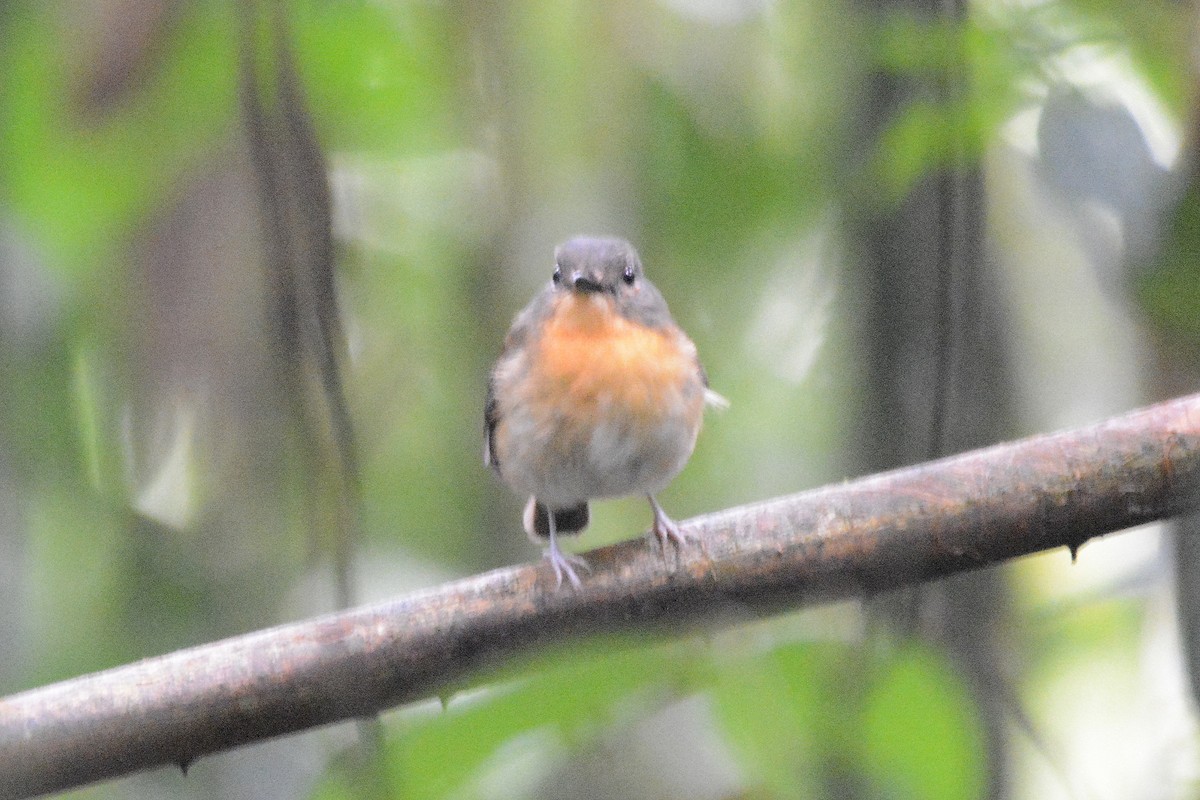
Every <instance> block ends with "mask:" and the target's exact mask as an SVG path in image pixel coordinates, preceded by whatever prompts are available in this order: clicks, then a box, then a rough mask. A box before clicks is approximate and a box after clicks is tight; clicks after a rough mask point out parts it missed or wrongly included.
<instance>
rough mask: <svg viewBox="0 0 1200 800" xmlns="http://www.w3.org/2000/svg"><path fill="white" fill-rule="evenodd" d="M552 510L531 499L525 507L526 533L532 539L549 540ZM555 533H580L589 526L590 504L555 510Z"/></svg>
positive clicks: (535, 499)
mask: <svg viewBox="0 0 1200 800" xmlns="http://www.w3.org/2000/svg"><path fill="white" fill-rule="evenodd" d="M550 513H551V512H550V510H549V509H548V508H546V507H545V506H544V505H542V504H541V503H539V502H538V501H537V498H534V497H531V498H529V503H528V505H526V506H525V532H526V533H528V534H529V536H530V538H542V539H545V538H548V537H549V536H550ZM553 513H554V532H555V533H556V534H559V535H562V534H572V533H579V532H580V531H582V530H583V529H584V528H586V527H587V526H588V520H589V516H590V515H589V513H588V504H587V503H586V502H585V503H580V504H579V505H577V506H572V507H571V508H556V509H554V512H553Z"/></svg>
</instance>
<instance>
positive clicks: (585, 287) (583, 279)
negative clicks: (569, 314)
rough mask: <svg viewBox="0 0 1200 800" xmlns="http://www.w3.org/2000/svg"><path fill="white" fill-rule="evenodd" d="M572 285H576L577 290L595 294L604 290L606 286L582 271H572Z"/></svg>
mask: <svg viewBox="0 0 1200 800" xmlns="http://www.w3.org/2000/svg"><path fill="white" fill-rule="evenodd" d="M571 285H572V286H573V287H575V291H577V292H583V293H584V294H594V293H596V292H602V291H604V287H603V286H601V285H600V283H599V282H598V281H596V280H594V279H593V278H592V277H591V276H590V275H585V274H584V273H583V272H582V271H579V272H573V273H571Z"/></svg>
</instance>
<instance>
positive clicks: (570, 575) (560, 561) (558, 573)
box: [545, 543, 592, 590]
mask: <svg viewBox="0 0 1200 800" xmlns="http://www.w3.org/2000/svg"><path fill="white" fill-rule="evenodd" d="M545 556H546V560H547V561H549V562H550V566H551V567H553V568H554V579H555V580H554V588H555V589H556V590H557V589H561V588H562V582H563V575H564V574H565V575H566V576H567V580H569V581H570V582H571V585H572V586H574V587H575V588H576V589H580V588H582V587H583V582H582V581H580V580H579V576H578V575H576V574H575V569H574V567H579V568H580V569H582V570H584V571H586V572H591V571H592V568H591V567H590V566H588V563H587V561H585V560H584V558H583V556H577V555H575V554H574V553H564V552H563V551H562V550H559V549H558V545H557V543H554V544H551V545H550V546H549V547H547V548H546V551H545Z"/></svg>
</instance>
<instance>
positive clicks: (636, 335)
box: [534, 294, 703, 425]
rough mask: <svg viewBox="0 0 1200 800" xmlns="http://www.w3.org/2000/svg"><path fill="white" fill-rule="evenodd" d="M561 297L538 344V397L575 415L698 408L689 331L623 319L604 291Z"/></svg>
mask: <svg viewBox="0 0 1200 800" xmlns="http://www.w3.org/2000/svg"><path fill="white" fill-rule="evenodd" d="M556 302H557V306H556V309H555V313H554V314H553V315H552V317H551V319H550V320H549V322H548V324H547V326H546V328H545V329H544V331H543V333H542V335H541V336H540V337H539V341H538V343H537V345H536V346H537V347H538V348H539V350H540V353H539V355H540V358H537V359H535V360H534V363H536V364H537V365H538V372H539V373H540V374H539V375H538V376H537V378H536V379H535V383H536V384H537V387H538V388H537V390H535V391H536V392H537V393H538V394H542V393H545V394H544V395H543V396H542V397H541V398H539V400H543V401H546V402H547V404H548V405H552V406H559V407H563V406H565V407H566V408H567V409H569V411H568V413H569V414H572V415H573V414H582V415H585V416H587V415H592V414H595V415H599V416H604V415H608V414H611V413H616V414H621V415H623V416H628V417H631V418H632V419H631V421H633V422H634V423H635V424H637V423H639V422H640V423H642V424H645V425H654V424H656V423H657V422H658V421H659V420H662V419H663V418H665V417H674V416H678V415H681V414H682V415H684V416H691V415H692V413H694V414H695V415H697V416H698V415H699V413H700V411H701V407H702V405H703V391H702V387H700V385H699V377H698V369H697V365H696V354H695V349H694V348H693V347H692V345H691V342H689V341H688V340H687V339H686V338H685V337H683V336H682V335H680V334H678V333H677V332H676V331H674V330H658V329H655V328H649V327H646V326H643V325H638V324H636V323H633V322H630V321H628V320H626V319H625V318H624V317H622V316H621V315H620V314H618V313H616V310H615V308H614V307H613V302H612V299H611V298H609V297H606V296H604V295H585V296H580V295H575V294H571V295H565V296H563V297H561V298H558V299H557V301H556ZM693 398H695V399H694V400H693ZM692 405H695V410H694V412H693V411H692V409H691V408H689V407H688V406H692ZM593 418H595V417H593Z"/></svg>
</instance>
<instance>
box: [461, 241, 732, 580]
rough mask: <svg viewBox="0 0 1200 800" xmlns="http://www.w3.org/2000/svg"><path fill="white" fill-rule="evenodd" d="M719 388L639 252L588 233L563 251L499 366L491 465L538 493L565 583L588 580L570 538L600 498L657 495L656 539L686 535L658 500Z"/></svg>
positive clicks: (491, 395)
mask: <svg viewBox="0 0 1200 800" xmlns="http://www.w3.org/2000/svg"><path fill="white" fill-rule="evenodd" d="M706 402H708V403H709V404H713V405H725V404H726V403H725V400H724V398H722V397H720V395H717V394H716V393H715V392H712V391H711V390H709V388H708V379H707V377H706V375H705V373H704V368H703V367H701V366H700V361H699V359H698V358H697V355H696V346H695V345H694V344H692V341H691V339H689V338H688V337H687V335H686V334H685V333H684V332H683V331H682V330H680V328H679V326H677V325H676V324H675V322H674V320H672V319H671V313H670V311H668V310H667V303H666V301H665V300H663V297H662V295H661V294H659V291H658V289H656V288H655V287H654V284H652V283H651V282H650V281H649V280H647V279H646V277H645V275H644V274H643V272H642V263H641V260H640V259H639V258H638V254H637V251H635V250H634V249H633V246H632V245H631V244H629V243H628V242H626V241H624V240H622V239H612V238H592V237H578V238H575V239H571V240H570V241H568V242H566V243H565V244H562V245H559V246H558V247H557V248H556V249H555V252H554V276H553V278H552V280H551V282H550V284H549V285H548V286H546V287H545V288H544V289H543V290H542V291H541V292H539V293H538V294H537V295H536V296H535V297H534V298H533V300H532V301H531V302H530V303H529V305H528V306H526V307H525V309H524V310H523V311H521V313H520V314H518V315H517V317H516V319H515V320H514V321H513V325H512V328H511V329H510V330H509V332H508V335H507V336H506V337H505V340H504V350H503V352H502V353H501V355H500V358H499V359H498V360H497V362H496V365H495V366H494V367H493V368H492V372H491V377H490V379H489V381H488V392H487V402H486V405H485V408H484V434H485V435H484V456H483V458H484V463H485V464H487V465H490V466H491V467H492V468H493V469H495V470H496V472H497V473H498V474H499V475H500V477H501V478H502V479H503V480H504V481H505V483H507V484H508V485H509V486H511V487H512V488H513V489H514V490H516V491H517V492H518V493H520V494H527V495H529V502H528V504H527V505H526V506H525V514H524V526H525V531H526V533H528V534H529V537H530V538H531V539H533V540H534V542H539V541H541V540H549V545H548V547H547V548H546V551H545V555H546V558H547V560H549V562H550V565H551V567H553V569H554V574H555V577H556V578H557V585H558V586H561V585H562V580H563V575H564V574H565V575H566V576H567V578H568V579H569V580H570V581H571V584H572V585H573V586H575V587H576V588H578V587H579V586H580V585H581V583H580V580H579V576H578V575H577V574H576V573H575V569H574V567H575V566H578V567H581V568H583V569H587V563H586V562H585V561H584V560H583V559H582V558H580V557H579V556H575V555H568V554H565V553H563V551H562V550H561V549H559V546H558V537H559V536H560V535H563V534H574V533H579V532H581V531H582V530H583V529H584V528H585V527H587V524H588V501H589V500H591V499H592V498H601V497H621V496H624V495H631V494H643V495H645V496H646V498H647V499H648V500H649V501H650V507H651V508H652V509H653V511H654V526H653V531H654V534H655V535H656V536H657V537H658V539H659V541H660V542H661V543H662V545H663V547H664V549H665V548H666V545H667V541H668V540H670V541H673V542H675V543H676V544H677V545H682V544H683V542H684V537H683V534H682V533H680V530H679V526H678V525H677V524H676V523H675V522H674V521H673V520H672V519H671V518H670V517H668V516H667V513H666V512H665V511H663V509H662V506H660V505H659V503H658V501H657V500H656V499H655V498H654V495H655V494H657V493H658V492H660V491H661V490H662V489H664V488H665V487H666V486H667V484H668V483H670V482H671V480H672V479H673V478H674V477H675V476H676V475H678V474H679V471H680V470H682V469H683V466H684V464H686V463H687V460H688V458H689V457H691V454H692V449H693V448H694V447H695V445H696V436H697V434H698V433H699V432H700V421H701V417H702V416H703V411H704V405H705V403H706Z"/></svg>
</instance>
